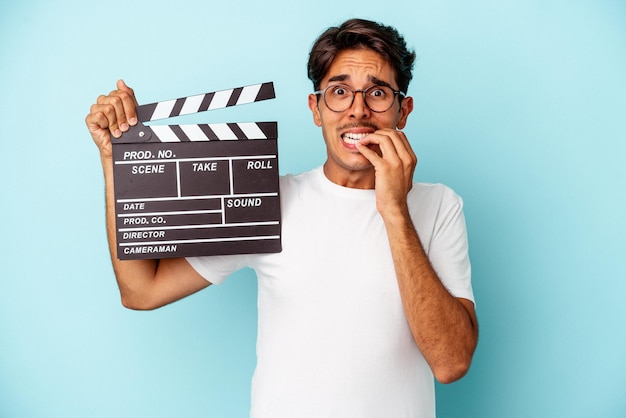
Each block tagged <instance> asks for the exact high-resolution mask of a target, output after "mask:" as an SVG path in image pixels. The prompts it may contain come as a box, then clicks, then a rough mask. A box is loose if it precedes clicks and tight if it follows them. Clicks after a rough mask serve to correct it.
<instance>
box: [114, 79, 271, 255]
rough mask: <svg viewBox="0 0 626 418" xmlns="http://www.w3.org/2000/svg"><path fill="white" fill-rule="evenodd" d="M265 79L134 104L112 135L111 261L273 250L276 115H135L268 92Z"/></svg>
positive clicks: (195, 108) (194, 108)
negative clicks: (228, 118) (224, 118)
mask: <svg viewBox="0 0 626 418" xmlns="http://www.w3.org/2000/svg"><path fill="white" fill-rule="evenodd" d="M274 97H275V94H274V85H273V83H271V82H269V83H262V84H256V85H251V86H245V87H239V88H234V89H228V90H221V91H214V92H211V93H206V94H200V95H196V96H189V97H183V98H179V99H175V100H167V101H163V102H157V103H151V104H146V105H141V106H138V107H137V116H138V120H139V123H138V124H137V125H136V126H133V127H131V129H130V130H128V131H127V132H125V133H124V134H123V135H122V136H121V137H120V138H112V144H113V164H114V166H113V176H114V186H115V216H116V232H117V257H118V258H119V259H121V260H131V259H147V258H171V257H186V256H202V255H227V254H252V253H273V252H280V251H281V239H280V201H279V187H278V146H277V139H278V126H277V125H278V124H277V122H249V123H215V124H193V125H191V124H189V125H152V124H151V125H144V124H143V122H151V121H154V120H159V119H165V118H171V117H175V116H182V115H188V114H192V113H198V112H204V111H208V110H214V109H220V108H225V107H229V106H235V105H240V104H246V103H255V102H258V101H261V100H267V99H273V98H274Z"/></svg>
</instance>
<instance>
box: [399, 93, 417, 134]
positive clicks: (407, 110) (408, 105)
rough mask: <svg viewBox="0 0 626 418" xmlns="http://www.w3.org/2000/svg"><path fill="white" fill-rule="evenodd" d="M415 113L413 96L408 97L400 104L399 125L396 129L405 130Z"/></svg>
mask: <svg viewBox="0 0 626 418" xmlns="http://www.w3.org/2000/svg"><path fill="white" fill-rule="evenodd" d="M412 111H413V98H412V97H411V96H407V97H405V98H404V99H403V100H402V103H401V104H400V115H399V116H398V123H397V124H396V128H398V129H404V127H405V126H406V121H407V119H408V117H409V115H410V114H411V112H412Z"/></svg>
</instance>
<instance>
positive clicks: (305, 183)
mask: <svg viewBox="0 0 626 418" xmlns="http://www.w3.org/2000/svg"><path fill="white" fill-rule="evenodd" d="M320 170H321V167H317V168H314V169H312V170H310V171H306V172H304V173H300V174H285V175H282V176H281V177H280V192H281V193H288V192H290V191H291V190H293V189H296V188H302V187H312V186H314V185H315V184H317V183H318V181H319V177H320Z"/></svg>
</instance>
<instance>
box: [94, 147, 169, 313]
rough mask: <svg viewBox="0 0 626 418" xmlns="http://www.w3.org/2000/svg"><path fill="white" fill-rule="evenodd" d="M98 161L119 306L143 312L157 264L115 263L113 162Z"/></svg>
mask: <svg viewBox="0 0 626 418" xmlns="http://www.w3.org/2000/svg"><path fill="white" fill-rule="evenodd" d="M101 160H102V169H103V172H104V182H105V200H106V228H107V239H108V243H109V251H110V253H111V263H112V265H113V271H114V273H115V278H116V280H117V284H118V287H119V289H120V296H121V298H122V304H123V305H124V306H126V307H129V308H134V309H142V306H147V305H148V303H147V301H146V299H148V296H149V291H150V289H152V288H153V282H154V280H155V277H156V272H157V266H158V263H157V260H120V259H118V257H117V234H116V223H115V195H114V186H113V162H112V159H111V157H110V156H102V157H101Z"/></svg>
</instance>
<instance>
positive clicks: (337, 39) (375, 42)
mask: <svg viewBox="0 0 626 418" xmlns="http://www.w3.org/2000/svg"><path fill="white" fill-rule="evenodd" d="M361 48H366V49H371V50H372V51H374V52H377V53H378V54H380V55H381V56H382V57H383V58H384V59H385V60H386V61H387V62H389V64H391V66H392V68H393V69H394V70H395V73H396V78H397V80H396V81H397V83H398V88H399V89H400V91H402V92H404V93H406V91H407V89H408V88H409V82H410V81H411V78H413V74H412V71H413V62H414V61H415V52H413V51H410V50H408V49H407V46H406V42H405V41H404V38H403V37H402V35H400V34H399V33H398V31H397V30H396V29H395V28H393V27H391V26H385V25H383V24H380V23H376V22H372V21H369V20H364V19H350V20H347V21H345V22H344V23H342V24H341V26H338V27H330V28H328V29H326V31H324V33H322V34H321V35H320V36H319V37H318V38H317V40H316V41H315V43H314V44H313V47H312V48H311V52H310V53H309V62H308V65H307V69H308V76H309V79H310V80H311V81H312V82H313V88H314V89H315V90H319V88H320V83H321V81H322V79H323V78H324V77H325V76H326V73H327V72H328V69H329V68H330V66H331V64H332V62H333V60H334V59H335V57H336V56H337V54H339V53H340V52H342V51H344V50H350V49H361Z"/></svg>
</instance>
